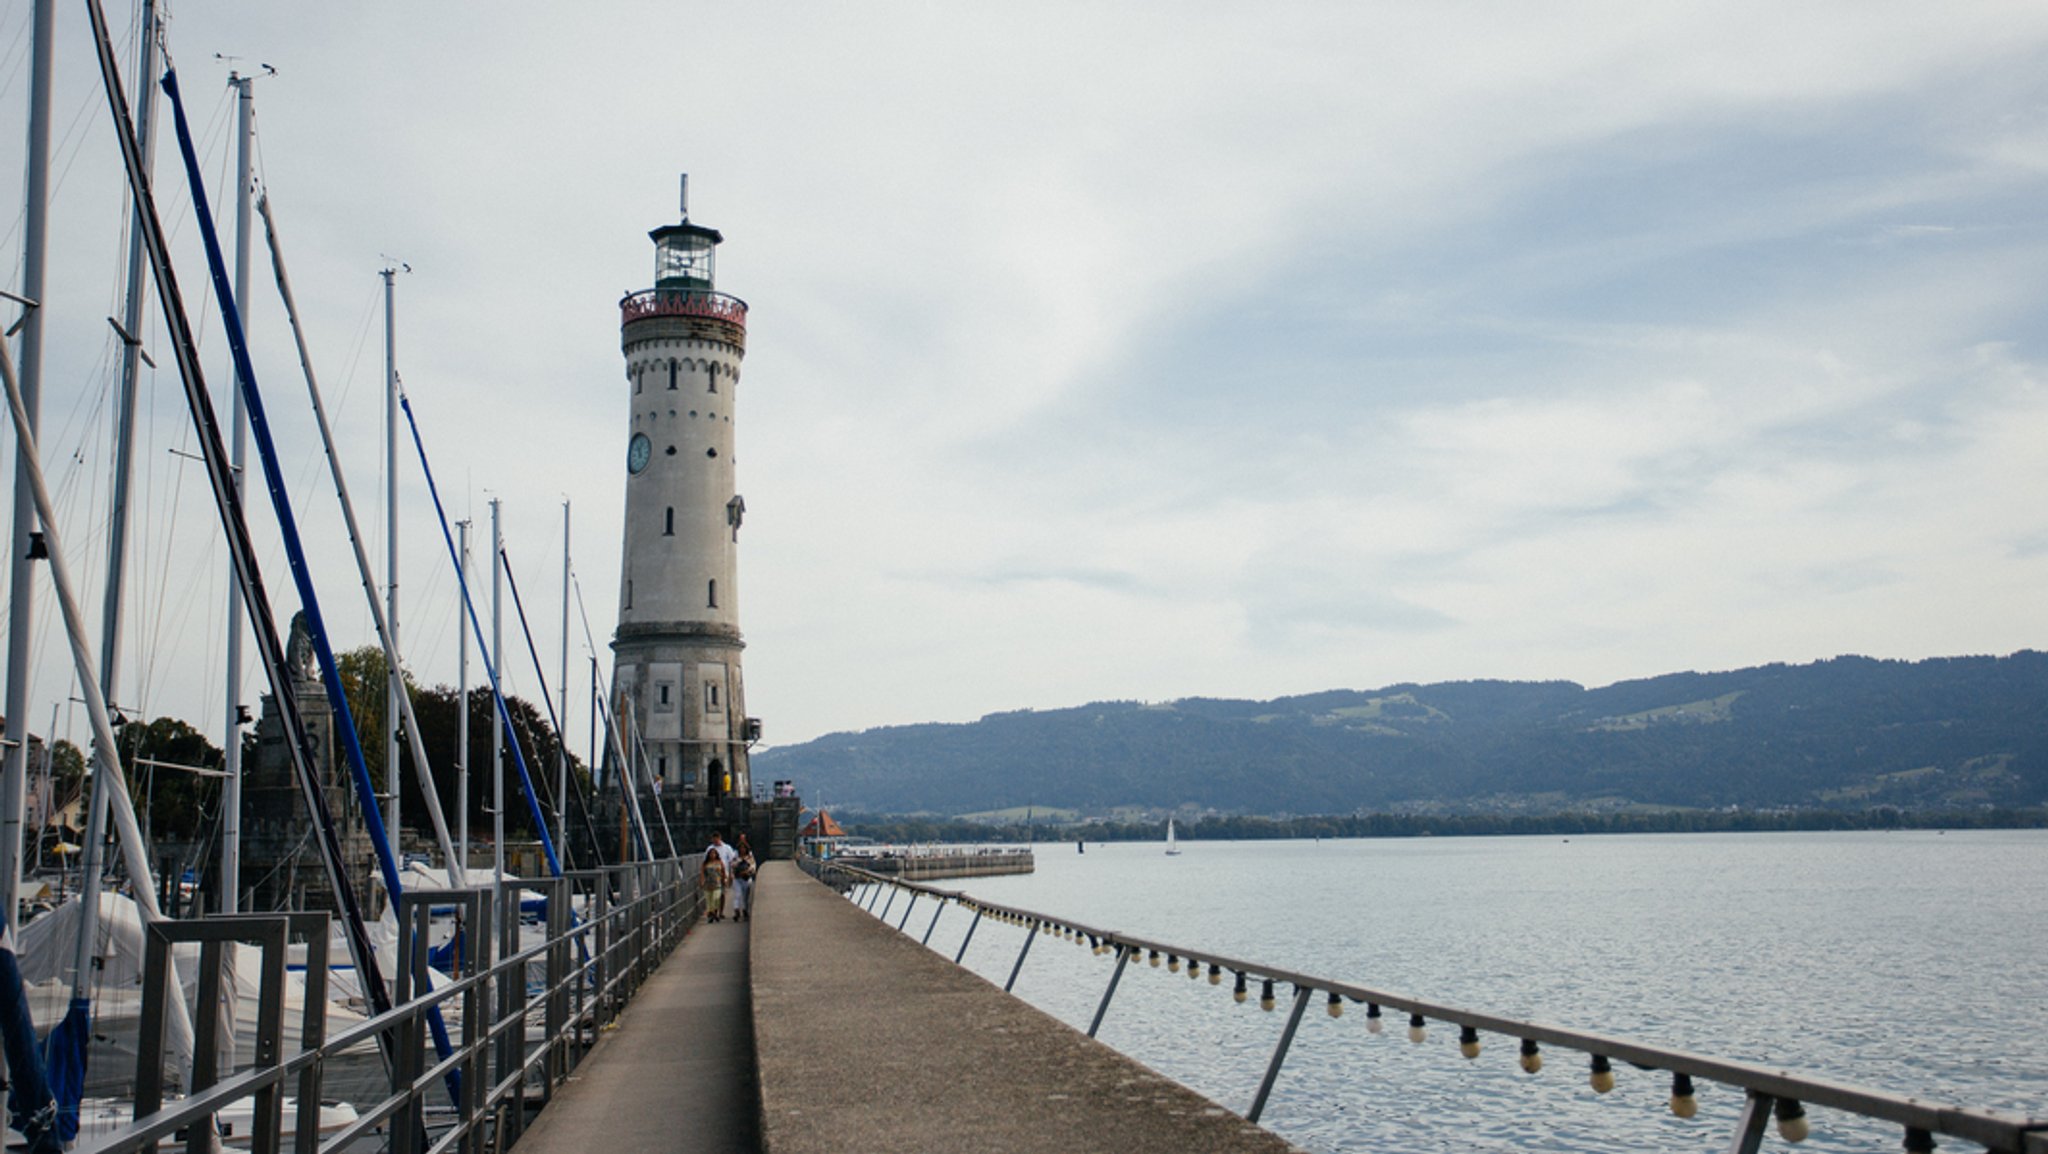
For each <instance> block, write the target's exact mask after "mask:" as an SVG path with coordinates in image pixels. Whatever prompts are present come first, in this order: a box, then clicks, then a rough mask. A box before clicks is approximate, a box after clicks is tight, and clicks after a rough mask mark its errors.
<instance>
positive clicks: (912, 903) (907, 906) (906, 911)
mask: <svg viewBox="0 0 2048 1154" xmlns="http://www.w3.org/2000/svg"><path fill="white" fill-rule="evenodd" d="M917 898H918V893H917V891H916V890H911V891H910V900H909V901H907V902H904V903H903V920H902V921H900V922H897V923H896V932H898V933H902V932H903V927H904V926H907V925H909V924H910V911H912V910H914V909H916V908H917Z"/></svg>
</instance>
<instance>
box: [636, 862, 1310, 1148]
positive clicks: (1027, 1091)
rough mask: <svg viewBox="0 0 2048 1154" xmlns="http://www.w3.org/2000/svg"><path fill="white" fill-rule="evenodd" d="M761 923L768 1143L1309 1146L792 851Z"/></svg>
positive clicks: (758, 976)
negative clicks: (1097, 1037) (931, 937)
mask: <svg viewBox="0 0 2048 1154" xmlns="http://www.w3.org/2000/svg"><path fill="white" fill-rule="evenodd" d="M752 926H753V942H752V949H753V957H752V966H753V998H754V1040H755V1046H756V1053H757V1056H758V1060H759V1065H760V1073H761V1119H762V1138H763V1143H762V1145H763V1148H764V1149H765V1150H767V1151H768V1152H769V1154H840V1152H843V1151H862V1150H873V1151H889V1152H890V1154H954V1152H989V1154H1006V1152H1024V1151H1046V1152H1053V1151H1057V1152H1059V1154H1074V1152H1075V1151H1086V1150H1113V1151H1116V1152H1117V1154H1153V1152H1157V1154H1168V1152H1171V1154H1209V1152H1213V1154H1279V1152H1284V1151H1288V1150H1291V1149H1293V1147H1291V1146H1289V1145H1288V1144H1287V1143H1285V1142H1283V1141H1281V1140H1280V1139H1279V1138H1278V1137H1276V1136H1274V1135H1273V1134H1272V1133H1270V1132H1268V1131H1265V1130H1262V1129H1260V1128H1258V1127H1257V1126H1254V1125H1251V1124H1250V1123H1248V1122H1246V1121H1245V1120H1244V1119H1242V1118H1240V1117H1238V1116H1237V1115H1235V1114H1232V1113H1230V1112H1229V1111H1227V1110H1225V1109H1224V1108H1223V1107H1221V1106H1218V1105H1216V1104H1215V1103H1214V1102H1211V1101H1209V1100H1208V1099H1206V1098H1204V1097H1202V1096H1201V1095H1199V1094H1196V1093H1195V1092H1194V1091H1192V1090H1189V1089H1187V1088H1186V1087H1184V1086H1181V1085H1179V1084H1178V1083H1175V1082H1172V1081H1170V1080H1168V1079H1166V1078H1163V1077H1161V1076H1159V1075H1158V1074H1155V1073H1153V1072H1152V1071H1150V1070H1148V1069H1146V1068H1145V1067H1144V1066H1141V1065H1139V1064H1138V1063H1136V1062H1134V1061H1132V1060H1130V1059H1129V1058H1126V1057H1124V1056H1123V1055H1121V1054H1119V1053H1117V1052H1116V1051H1114V1050H1111V1049H1110V1048H1109V1047H1107V1046H1104V1045H1102V1044H1101V1043H1099V1042H1096V1041H1094V1040H1093V1039H1090V1038H1088V1037H1087V1036H1086V1035H1084V1034H1082V1033H1081V1032H1080V1031H1078V1030H1075V1029H1073V1028H1072V1027H1070V1026H1068V1025H1066V1024H1065V1023H1063V1022H1060V1021H1058V1020H1056V1019H1054V1018H1052V1017H1051V1016H1049V1015H1047V1014H1044V1013H1042V1012H1040V1011H1038V1010H1036V1009H1033V1008H1032V1007H1030V1006H1028V1005H1026V1004H1025V1003H1024V1002H1022V1001H1019V1000H1018V999H1016V998H1013V997H1011V996H1010V995H1008V994H1006V993H1004V992H1003V991H1002V990H1001V989H999V988H998V987H996V986H993V985H991V984H990V983H988V982H987V981H985V980H983V979H982V978H980V977H979V976H977V975H975V974H973V973H970V972H968V971H967V970H964V969H961V968H959V967H957V966H955V965H953V964H952V962H951V961H950V960H949V959H946V958H942V957H940V956H939V955H937V954H935V953H933V952H932V951H930V950H928V949H926V948H925V947H923V946H921V945H919V944H918V943H917V941H916V939H915V938H914V937H905V936H903V935H902V934H899V933H897V932H896V930H895V929H894V928H893V927H891V926H888V925H885V924H883V923H882V922H881V921H879V920H877V919H876V918H874V917H872V916H870V915H868V914H866V913H864V912H862V911H861V910H860V909H859V908H858V907H856V906H854V905H853V903H851V902H848V901H846V900H845V899H844V898H842V897H840V896H839V895H837V894H835V893H834V892H833V891H832V890H830V889H829V888H827V887H825V886H824V885H821V884H819V883H818V882H816V881H814V880H812V879H811V878H810V877H808V876H806V875H805V874H804V873H803V872H802V871H801V870H800V869H798V868H797V866H796V865H795V863H793V862H768V863H765V864H764V865H763V866H762V870H761V877H760V880H759V881H758V882H757V883H756V886H755V914H754V920H753V922H752ZM722 928H724V927H720V926H711V927H708V929H710V930H711V931H713V932H715V931H717V930H719V929H722ZM701 932H702V931H700V933H701ZM675 965H676V962H674V961H671V962H670V963H669V964H668V965H666V966H664V967H663V969H664V970H667V969H669V968H671V967H673V966H675Z"/></svg>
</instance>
